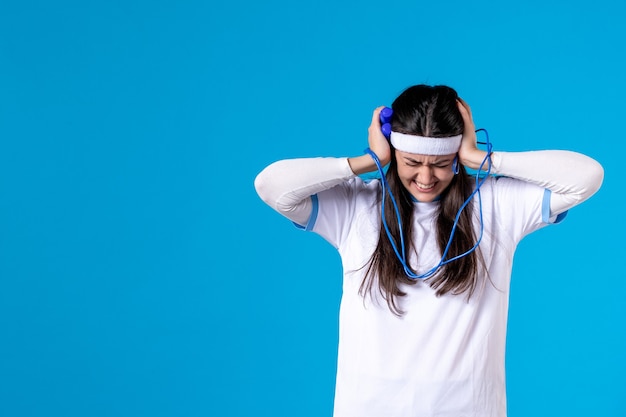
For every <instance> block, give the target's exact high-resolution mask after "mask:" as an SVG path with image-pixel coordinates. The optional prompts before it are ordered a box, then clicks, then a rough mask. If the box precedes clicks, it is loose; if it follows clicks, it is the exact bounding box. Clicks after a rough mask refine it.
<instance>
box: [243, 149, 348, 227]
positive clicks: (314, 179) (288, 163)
mask: <svg viewBox="0 0 626 417" xmlns="http://www.w3.org/2000/svg"><path fill="white" fill-rule="evenodd" d="M354 176H355V174H354V173H353V172H352V170H351V169H350V164H349V163H348V159H347V158H301V159H286V160H282V161H278V162H274V163H273V164H271V165H269V166H268V167H267V168H265V169H264V170H263V171H261V172H260V173H259V175H257V177H256V179H255V180H254V187H255V188H256V192H257V193H258V194H259V197H261V199H262V200H263V201H265V202H266V203H267V204H268V205H269V206H270V207H272V208H273V209H274V210H276V211H277V212H279V213H280V214H282V215H283V216H285V217H287V218H288V219H290V220H291V221H293V222H296V223H298V224H301V225H305V224H306V223H307V222H308V220H309V217H310V216H311V210H312V207H313V203H312V202H311V198H310V197H311V196H312V195H313V194H317V193H319V192H320V191H324V190H327V189H329V188H332V187H334V186H335V185H337V184H340V183H342V182H344V181H346V180H348V179H350V178H352V177H354Z"/></svg>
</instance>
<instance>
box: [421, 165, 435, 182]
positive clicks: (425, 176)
mask: <svg viewBox="0 0 626 417" xmlns="http://www.w3.org/2000/svg"><path fill="white" fill-rule="evenodd" d="M433 177H434V175H433V168H432V167H431V166H430V165H422V166H421V167H419V170H418V172H417V179H419V181H420V182H421V183H423V184H430V183H431V182H432V180H433Z"/></svg>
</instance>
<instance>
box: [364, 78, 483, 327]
mask: <svg viewBox="0 0 626 417" xmlns="http://www.w3.org/2000/svg"><path fill="white" fill-rule="evenodd" d="M457 99H458V95H457V93H456V91H454V90H453V89H452V88H450V87H446V86H427V85H415V86H412V87H409V88H407V89H406V90H405V91H404V92H402V94H400V96H398V98H396V100H394V102H393V104H392V109H393V120H392V130H393V131H394V132H400V133H406V134H411V135H419V136H428V137H435V138H436V137H450V136H454V135H459V134H462V133H463V128H464V123H463V118H462V116H461V113H460V111H459V109H458V107H457ZM385 177H386V179H387V182H388V183H389V189H390V191H391V192H392V193H393V195H394V196H395V198H396V202H397V203H398V211H399V213H400V219H401V222H402V228H403V230H402V233H403V234H404V245H405V247H404V249H405V253H406V254H410V253H415V255H416V256H419V254H418V253H417V252H416V248H415V247H414V245H413V236H414V230H413V227H412V221H413V209H414V207H413V205H414V202H413V200H412V199H411V194H410V193H409V191H408V190H407V189H406V188H405V187H404V186H403V185H402V182H401V180H400V178H399V176H398V172H397V161H396V157H395V151H394V149H393V147H392V149H391V163H390V165H389V168H388V170H387V173H386V174H385ZM472 182H473V181H472V179H471V177H469V176H468V175H467V172H466V171H465V168H464V167H463V166H462V165H461V164H460V163H459V173H458V175H455V176H454V178H453V179H452V182H451V183H450V185H449V186H448V187H447V188H446V189H445V190H444V192H443V193H442V194H441V198H440V199H439V200H438V202H437V203H438V210H437V220H436V231H437V233H436V234H437V245H438V247H439V250H440V253H443V251H444V250H445V247H446V245H447V243H448V239H449V238H450V233H451V231H452V226H453V224H454V219H455V217H456V215H457V212H458V210H459V208H460V207H461V206H462V205H463V203H464V202H465V200H466V199H467V198H468V197H469V196H470V194H471V193H472V191H473V188H472ZM383 198H385V212H384V213H381V216H385V219H386V221H387V226H388V228H389V231H390V233H391V235H392V237H393V239H394V241H395V242H397V244H398V245H399V244H400V230H399V225H398V221H397V218H396V214H395V211H394V208H393V203H392V202H391V198H390V197H389V196H388V195H385V196H384V197H383ZM475 243H476V236H475V233H474V229H473V227H472V205H471V204H468V205H467V206H466V207H465V209H464V210H463V212H462V214H461V216H460V218H459V221H458V225H457V228H456V231H455V234H454V238H453V240H452V242H451V244H450V248H449V250H448V254H447V259H450V258H453V257H455V256H457V255H461V254H463V253H465V252H466V251H468V250H469V249H470V248H471V247H472V246H474V244H475ZM479 256H480V253H479V252H478V250H476V251H472V252H471V253H470V254H468V255H466V256H463V257H461V258H459V259H457V260H455V261H453V262H450V263H448V264H446V265H444V266H442V267H440V268H439V270H438V271H437V273H435V275H433V276H432V277H430V278H428V279H427V282H428V283H429V285H430V286H431V287H432V288H433V289H435V290H436V294H437V296H441V295H444V294H447V293H452V294H454V295H459V294H462V293H465V292H466V293H467V297H468V299H469V297H471V295H472V293H473V292H474V289H475V288H476V284H477V280H478V263H479V261H480V259H479ZM401 284H409V285H412V284H415V280H413V279H411V278H409V277H408V276H407V275H406V273H405V272H404V268H403V265H402V263H401V262H400V260H398V258H397V257H396V254H395V251H394V249H393V247H392V246H391V243H390V242H389V239H388V237H387V234H386V232H385V229H384V227H383V225H382V218H381V225H380V232H379V236H378V244H377V246H376V249H375V250H374V253H373V254H372V256H371V258H370V260H369V263H368V264H367V270H366V273H365V278H364V279H363V282H362V283H361V288H360V292H361V294H362V295H364V294H365V293H367V292H371V291H372V290H373V289H374V288H375V286H376V287H377V289H378V291H379V292H380V294H381V295H382V297H383V298H384V299H385V300H386V301H387V304H388V306H389V309H390V310H391V311H392V312H393V313H394V314H396V315H399V316H400V315H402V314H403V311H402V309H401V308H400V307H399V305H398V300H397V298H398V297H403V296H405V295H406V293H405V292H404V291H402V290H401Z"/></svg>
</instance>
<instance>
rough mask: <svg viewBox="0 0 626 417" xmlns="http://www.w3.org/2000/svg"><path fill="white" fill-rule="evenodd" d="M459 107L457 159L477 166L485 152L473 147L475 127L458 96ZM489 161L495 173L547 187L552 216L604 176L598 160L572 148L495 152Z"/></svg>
mask: <svg viewBox="0 0 626 417" xmlns="http://www.w3.org/2000/svg"><path fill="white" fill-rule="evenodd" d="M459 110H460V111H461V114H462V115H463V120H464V122H465V131H464V132H463V140H462V142H461V149H460V150H459V159H460V161H461V163H463V165H465V166H467V167H469V168H473V169H478V168H479V166H480V164H481V162H482V161H483V159H484V158H485V156H486V152H485V151H481V150H479V149H477V148H476V133H475V127H474V122H473V120H472V115H471V110H470V108H469V106H468V105H467V103H465V102H464V101H462V100H459ZM491 161H492V172H494V173H495V174H499V175H503V176H506V177H511V178H516V179H520V180H522V181H526V182H530V183H533V184H536V185H539V186H541V187H543V188H546V189H548V190H550V191H551V192H552V193H551V195H550V215H551V216H554V215H557V214H559V213H562V212H564V211H566V210H568V209H570V208H571V207H573V206H575V205H577V204H580V203H582V202H583V201H585V200H586V199H588V198H589V197H591V196H592V195H593V194H594V193H595V192H596V191H598V189H599V188H600V186H601V185H602V180H603V178H604V170H603V168H602V166H601V165H600V164H599V163H598V162H597V161H595V160H594V159H592V158H590V157H588V156H585V155H583V154H580V153H576V152H571V151H559V150H546V151H530V152H494V153H492V154H491ZM483 168H486V167H483Z"/></svg>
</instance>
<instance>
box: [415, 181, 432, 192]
mask: <svg viewBox="0 0 626 417" xmlns="http://www.w3.org/2000/svg"><path fill="white" fill-rule="evenodd" d="M415 184H417V186H418V187H419V188H421V189H422V190H428V189H429V188H433V187H434V186H435V183H432V184H422V183H421V182H417V181H415Z"/></svg>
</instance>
